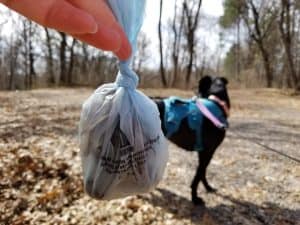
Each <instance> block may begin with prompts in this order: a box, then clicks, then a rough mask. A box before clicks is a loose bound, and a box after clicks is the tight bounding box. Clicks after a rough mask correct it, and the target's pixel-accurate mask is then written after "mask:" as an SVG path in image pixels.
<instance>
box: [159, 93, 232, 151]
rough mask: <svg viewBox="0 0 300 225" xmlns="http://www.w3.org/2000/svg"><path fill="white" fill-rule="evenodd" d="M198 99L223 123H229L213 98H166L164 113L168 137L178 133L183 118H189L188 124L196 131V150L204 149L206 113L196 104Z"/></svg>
mask: <svg viewBox="0 0 300 225" xmlns="http://www.w3.org/2000/svg"><path fill="white" fill-rule="evenodd" d="M196 101H200V103H201V104H202V105H204V106H205V107H206V108H207V109H208V110H209V111H210V113H211V114H212V115H213V116H214V117H215V118H217V119H218V120H219V121H220V122H221V123H223V124H225V126H227V125H228V123H227V119H226V117H225V115H224V113H223V112H222V110H221V109H220V108H219V107H218V106H217V104H216V103H215V102H213V101H211V100H208V99H204V98H200V99H197V100H196V99H182V98H178V97H173V96H172V97H170V98H167V99H164V104H165V115H164V127H165V129H166V137H167V138H169V137H171V136H172V135H173V134H174V133H176V132H177V131H178V129H179V127H180V124H181V122H182V120H183V119H185V118H187V122H188V126H189V128H190V129H191V130H193V131H194V132H195V133H196V143H195V146H194V150H195V151H202V150H203V140H202V132H204V131H203V119H204V117H205V116H204V114H203V113H202V112H201V111H200V109H199V107H198V106H197V104H196Z"/></svg>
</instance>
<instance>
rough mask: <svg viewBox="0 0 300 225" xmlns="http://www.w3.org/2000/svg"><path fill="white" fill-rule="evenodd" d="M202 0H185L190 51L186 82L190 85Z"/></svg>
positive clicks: (186, 28)
mask: <svg viewBox="0 0 300 225" xmlns="http://www.w3.org/2000/svg"><path fill="white" fill-rule="evenodd" d="M201 4H202V0H184V1H183V12H184V16H185V34H186V39H187V47H188V52H189V62H188V65H187V68H186V78H185V83H186V87H188V85H189V82H190V79H191V74H192V69H193V62H194V56H195V46H196V43H197V38H196V31H197V28H198V24H199V16H200V8H201Z"/></svg>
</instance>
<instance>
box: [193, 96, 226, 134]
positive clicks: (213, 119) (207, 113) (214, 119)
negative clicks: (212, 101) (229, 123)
mask: <svg viewBox="0 0 300 225" xmlns="http://www.w3.org/2000/svg"><path fill="white" fill-rule="evenodd" d="M196 105H197V107H198V109H199V110H200V112H202V113H203V115H204V116H206V118H208V119H209V120H210V121H211V122H212V123H213V124H214V125H215V126H216V127H218V128H220V129H225V128H226V125H224V124H223V123H222V122H221V121H220V120H219V119H218V118H217V117H215V116H214V115H213V114H212V113H211V112H210V111H209V110H208V109H207V108H206V106H205V105H204V104H203V103H202V102H201V101H199V100H196Z"/></svg>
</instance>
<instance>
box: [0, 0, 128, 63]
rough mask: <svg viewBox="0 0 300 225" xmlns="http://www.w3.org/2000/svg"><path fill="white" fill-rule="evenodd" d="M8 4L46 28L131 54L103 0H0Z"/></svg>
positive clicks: (115, 51) (110, 49)
mask: <svg viewBox="0 0 300 225" xmlns="http://www.w3.org/2000/svg"><path fill="white" fill-rule="evenodd" d="M0 3H3V4H4V5H6V6H7V7H9V8H11V9H13V10H15V11H16V12H18V13H20V14H22V15H24V16H25V17H27V18H29V19H31V20H33V21H35V22H37V23H39V24H41V25H43V26H45V27H49V28H54V29H56V30H59V31H61V32H65V33H68V34H70V35H71V36H73V37H75V38H77V39H79V40H81V41H83V42H86V43H88V44H90V45H92V46H94V47H96V48H100V49H103V50H107V51H112V52H114V53H115V54H116V55H117V56H118V57H119V58H120V59H121V60H125V59H127V58H128V57H129V56H130V54H131V47H130V44H129V42H128V40H127V37H126V35H125V33H124V31H123V29H122V28H121V26H120V25H119V24H118V22H117V20H116V19H115V17H114V15H113V14H112V12H111V10H110V8H109V7H108V5H107V3H106V1H105V0H0Z"/></svg>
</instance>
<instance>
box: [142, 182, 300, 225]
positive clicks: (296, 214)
mask: <svg viewBox="0 0 300 225" xmlns="http://www.w3.org/2000/svg"><path fill="white" fill-rule="evenodd" d="M216 195H217V196H218V197H220V198H221V199H223V201H224V203H221V204H219V205H217V206H215V207H206V206H194V205H193V203H192V202H191V201H190V200H189V199H187V198H185V197H182V196H179V195H177V194H175V193H174V192H171V191H169V190H167V189H161V188H158V189H156V191H155V192H154V193H152V194H151V195H150V196H149V197H145V196H142V197H141V198H142V199H144V200H146V201H148V202H149V203H150V204H152V205H154V206H159V207H161V208H163V209H164V210H166V211H167V212H169V213H171V214H173V215H174V217H176V218H177V219H180V220H181V219H188V220H191V221H192V222H193V223H195V224H220V225H227V224H228V225H229V224H232V225H238V224H270V225H271V224H272V225H274V224H278V225H289V224H291V225H292V224H293V225H294V224H297V222H299V221H300V209H299V210H291V209H287V208H281V207H280V206H278V205H276V204H273V203H271V202H265V203H263V204H262V205H256V204H254V203H252V202H247V201H242V200H237V199H235V198H233V197H231V196H228V195H224V194H221V193H216Z"/></svg>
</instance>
